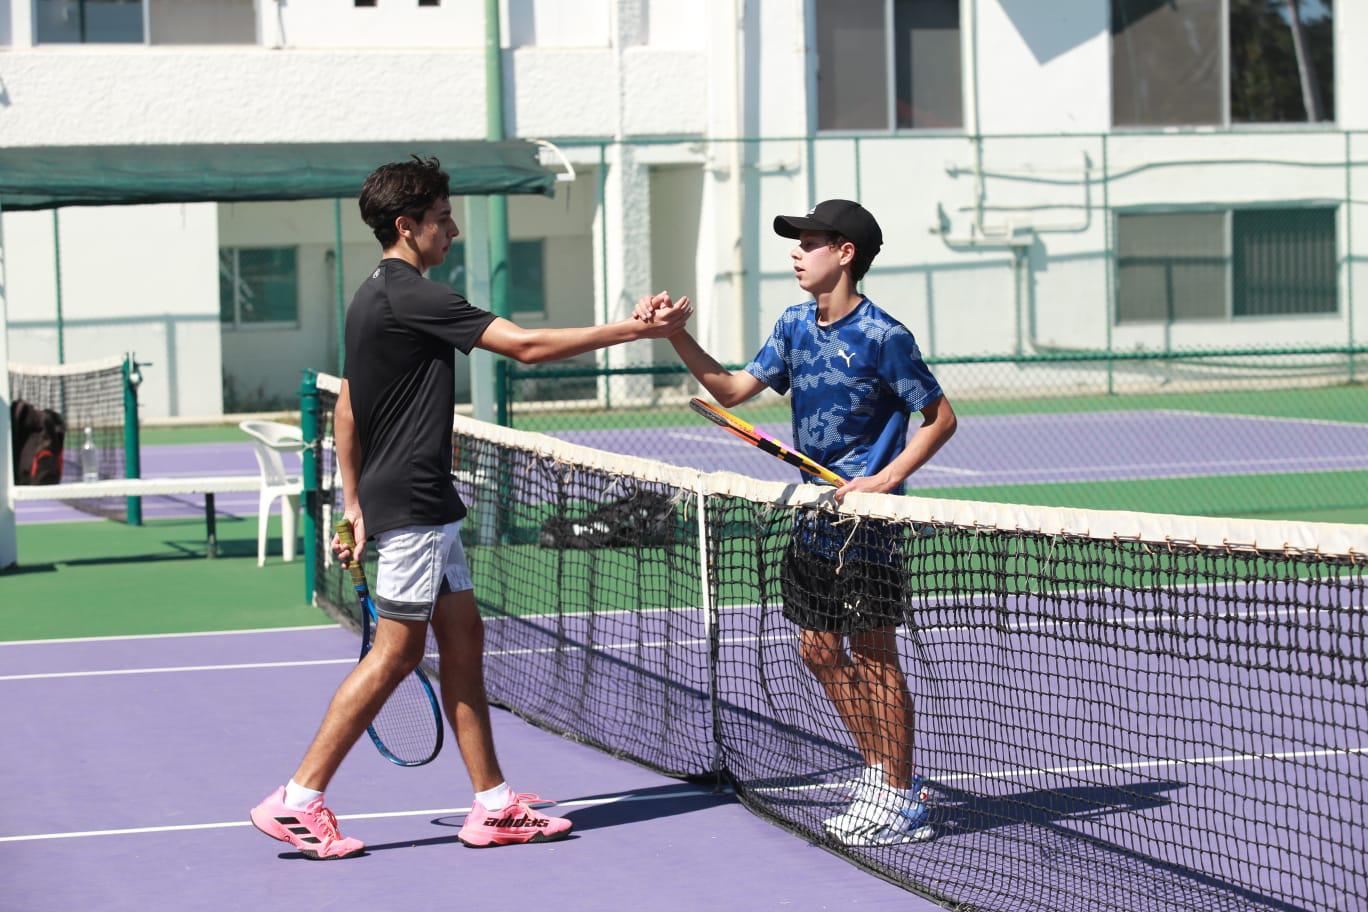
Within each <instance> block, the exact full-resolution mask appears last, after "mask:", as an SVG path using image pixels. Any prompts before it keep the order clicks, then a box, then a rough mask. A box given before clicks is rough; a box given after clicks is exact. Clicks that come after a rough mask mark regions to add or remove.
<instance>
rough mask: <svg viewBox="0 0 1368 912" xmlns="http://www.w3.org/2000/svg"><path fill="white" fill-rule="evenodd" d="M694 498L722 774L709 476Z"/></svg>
mask: <svg viewBox="0 0 1368 912" xmlns="http://www.w3.org/2000/svg"><path fill="white" fill-rule="evenodd" d="M694 497H696V498H697V499H698V504H697V506H696V507H695V508H694V510H695V512H696V513H697V514H698V583H699V590H698V591H699V598H700V600H701V601H702V608H703V633H704V635H705V636H706V637H707V639H708V715H709V717H710V719H711V722H712V770H711V772H712V773H713V775H721V773H722V721H721V719H720V718H719V715H718V711H717V707H718V703H719V700H718V697H717V652H718V649H719V648H720V647H721V637H720V636H719V635H718V626H719V625H718V617H717V606H716V604H715V603H714V601H713V597H712V585H711V575H710V574H709V573H708V512H707V503H708V487H707V480H706V477H705V476H703V475H699V477H698V482H697V483H696V484H695V485H694Z"/></svg>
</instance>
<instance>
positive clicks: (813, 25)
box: [804, 0, 1228, 138]
mask: <svg viewBox="0 0 1368 912" xmlns="http://www.w3.org/2000/svg"><path fill="white" fill-rule="evenodd" d="M819 2H820V0H805V10H804V12H805V17H806V25H805V27H804V41H805V43H806V45H807V47H808V48H809V49H810V50H809V52H808V53H809V61H808V67H807V75H808V78H807V97H808V122H809V123H810V124H812V130H811V132H812V134H813V135H814V136H819V137H824V138H829V137H839V136H906V135H915V136H965V135H967V127H966V126H965V123H964V121H965V120H966V115H967V111H968V106H969V94H968V92H967V91H966V89H965V79H966V78H967V76H966V74H967V72H968V68H967V67H966V66H965V55H964V53H963V41H964V34H965V27H964V21H965V4H966V3H973V2H976V0H955V2H956V4H957V6H958V8H959V39H960V42H961V52H960V72H959V91H960V125H959V126H958V127H900V126H898V85H897V82H898V80H897V70H898V66H897V58H896V56H895V55H896V53H897V40H896V38H897V36H896V35H895V34H894V32H895V29H894V24H895V22H896V10H895V8H894V4H895V2H896V0H883V7H884V11H883V12H884V91H885V95H886V97H887V110H886V111H885V112H884V114H885V117H886V121H885V123H886V126H883V127H866V128H863V129H828V128H825V127H823V126H822V125H821V122H820V118H821V111H820V110H819V107H820V105H819V99H818V97H817V93H818V91H819V89H818V79H819V78H820V77H819V73H818V71H819V70H820V68H821V65H822V61H821V57H820V55H819V54H818V51H817V4H818V3H819ZM1222 2H1223V3H1225V2H1228V0H1222ZM975 78H976V77H975Z"/></svg>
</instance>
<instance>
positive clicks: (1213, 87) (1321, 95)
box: [1111, 0, 1335, 127]
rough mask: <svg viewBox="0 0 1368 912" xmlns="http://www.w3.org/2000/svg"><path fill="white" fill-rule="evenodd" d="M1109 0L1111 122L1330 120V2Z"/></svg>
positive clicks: (1332, 56) (1332, 116)
mask: <svg viewBox="0 0 1368 912" xmlns="http://www.w3.org/2000/svg"><path fill="white" fill-rule="evenodd" d="M1111 7H1112V10H1111V15H1112V19H1111V32H1112V122H1113V123H1114V124H1115V125H1116V126H1118V127H1131V126H1212V125H1215V126H1224V125H1228V124H1232V123H1316V122H1323V121H1333V120H1334V119H1335V91H1334V89H1335V45H1334V13H1333V8H1332V5H1331V0H1183V2H1180V3H1168V2H1165V3H1157V2H1155V0H1111ZM1223 9H1224V10H1226V11H1225V12H1223Z"/></svg>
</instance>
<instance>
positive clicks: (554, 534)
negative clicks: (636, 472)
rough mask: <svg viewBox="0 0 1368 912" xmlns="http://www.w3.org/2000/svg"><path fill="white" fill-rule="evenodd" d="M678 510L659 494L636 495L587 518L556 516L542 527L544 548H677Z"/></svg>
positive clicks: (632, 494) (595, 512)
mask: <svg viewBox="0 0 1368 912" xmlns="http://www.w3.org/2000/svg"><path fill="white" fill-rule="evenodd" d="M675 536H676V527H675V506H674V503H673V502H671V500H670V498H669V497H667V496H666V495H664V494H660V493H657V492H655V491H636V492H633V493H631V494H628V495H627V496H625V497H621V498H619V499H617V500H614V501H612V502H610V503H607V504H604V505H603V506H601V507H598V508H596V509H594V510H591V511H590V512H588V513H586V514H584V515H583V516H553V517H551V518H550V519H548V520H547V521H546V522H544V523H542V527H541V539H540V541H541V546H542V547H543V548H574V549H580V550H585V549H590V548H633V547H640V546H642V545H645V546H646V547H656V548H658V547H662V546H664V545H669V544H673V543H674V541H675Z"/></svg>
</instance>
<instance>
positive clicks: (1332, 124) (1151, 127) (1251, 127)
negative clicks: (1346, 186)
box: [1107, 0, 1341, 135]
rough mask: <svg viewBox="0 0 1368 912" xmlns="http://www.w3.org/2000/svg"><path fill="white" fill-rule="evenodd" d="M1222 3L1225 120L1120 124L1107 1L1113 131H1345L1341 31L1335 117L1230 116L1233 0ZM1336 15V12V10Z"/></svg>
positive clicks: (1112, 21) (1109, 106) (1335, 78)
mask: <svg viewBox="0 0 1368 912" xmlns="http://www.w3.org/2000/svg"><path fill="white" fill-rule="evenodd" d="M1220 2H1221V14H1220V15H1221V122H1220V123H1212V124H1117V122H1116V86H1115V83H1114V73H1113V70H1112V62H1113V61H1114V60H1115V59H1116V31H1115V25H1116V21H1115V19H1113V18H1112V14H1111V13H1112V10H1111V3H1110V2H1108V3H1107V49H1108V57H1107V75H1108V89H1109V91H1108V92H1107V122H1108V123H1109V124H1110V125H1111V127H1110V129H1111V131H1112V132H1113V133H1130V134H1140V135H1143V134H1151V133H1156V132H1158V133H1214V132H1239V133H1249V132H1267V133H1305V132H1317V131H1325V130H1333V131H1335V132H1341V127H1340V92H1339V87H1340V86H1339V72H1340V54H1339V50H1340V48H1339V41H1338V40H1337V39H1338V32H1337V31H1332V35H1333V36H1334V37H1333V38H1332V41H1333V42H1334V46H1333V47H1332V49H1331V50H1332V51H1333V52H1334V53H1333V60H1334V72H1332V73H1331V74H1330V83H1331V84H1332V85H1333V86H1334V87H1335V90H1336V91H1335V116H1334V117H1332V118H1330V119H1329V120H1304V121H1275V122H1273V121H1271V122H1267V123H1253V122H1250V123H1243V122H1242V123H1238V124H1237V123H1234V122H1232V121H1231V119H1230V0H1220ZM1332 15H1333V13H1332Z"/></svg>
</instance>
